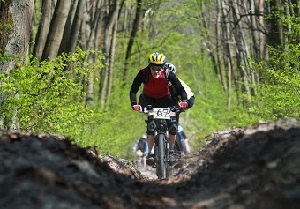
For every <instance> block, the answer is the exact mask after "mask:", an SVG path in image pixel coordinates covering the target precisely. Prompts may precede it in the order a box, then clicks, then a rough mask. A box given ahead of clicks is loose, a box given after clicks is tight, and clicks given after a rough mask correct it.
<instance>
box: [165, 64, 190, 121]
mask: <svg viewBox="0 0 300 209" xmlns="http://www.w3.org/2000/svg"><path fill="white" fill-rule="evenodd" d="M166 66H167V67H168V69H169V70H171V71H172V72H173V73H174V74H176V67H175V65H174V64H172V63H166ZM178 80H179V81H180V83H181V85H182V86H183V87H184V90H185V92H186V94H187V102H188V108H191V107H192V106H193V105H194V101H195V95H194V93H193V92H192V90H191V88H190V87H189V86H188V85H186V84H185V82H184V81H183V80H181V79H180V78H178ZM169 88H170V92H171V96H172V99H173V102H174V103H175V104H177V103H178V102H180V95H179V94H178V92H177V91H176V89H175V88H174V86H173V85H172V84H171V83H169ZM176 117H177V123H178V122H179V114H177V115H176Z"/></svg>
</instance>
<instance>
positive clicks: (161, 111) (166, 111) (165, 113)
mask: <svg viewBox="0 0 300 209" xmlns="http://www.w3.org/2000/svg"><path fill="white" fill-rule="evenodd" d="M153 113H154V118H155V119H170V108H153Z"/></svg>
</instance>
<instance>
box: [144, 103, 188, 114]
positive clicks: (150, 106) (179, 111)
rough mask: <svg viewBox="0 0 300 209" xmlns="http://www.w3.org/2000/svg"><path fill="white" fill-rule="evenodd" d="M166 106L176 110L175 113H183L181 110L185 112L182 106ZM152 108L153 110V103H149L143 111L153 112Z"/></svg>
mask: <svg viewBox="0 0 300 209" xmlns="http://www.w3.org/2000/svg"><path fill="white" fill-rule="evenodd" d="M165 108H169V109H170V111H172V112H175V113H181V112H183V109H182V108H180V107H179V106H177V105H175V106H171V107H165ZM152 110H153V107H152V105H147V106H146V107H145V108H144V109H143V110H142V111H141V112H143V113H145V114H147V113H149V112H151V111H152Z"/></svg>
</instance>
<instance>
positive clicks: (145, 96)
mask: <svg viewBox="0 0 300 209" xmlns="http://www.w3.org/2000/svg"><path fill="white" fill-rule="evenodd" d="M169 82H170V83H171V84H172V85H173V86H174V88H175V89H176V92H178V94H179V95H180V98H181V102H180V103H179V106H180V108H182V109H186V108H187V105H188V103H187V94H186V92H185V90H184V87H183V86H182V85H181V83H180V81H179V80H178V78H177V77H176V75H175V74H174V73H173V72H172V71H170V70H168V69H167V66H166V57H165V55H163V54H161V53H159V52H155V53H153V54H150V55H149V57H148V66H147V67H146V68H143V69H141V70H139V72H138V74H137V76H136V77H135V78H134V80H133V82H132V85H131V89H130V101H131V107H132V109H133V110H136V111H141V110H142V108H144V107H146V106H147V105H152V107H172V106H174V105H175V104H174V103H173V100H172V98H171V95H170V89H169ZM142 83H143V84H144V88H143V93H142V96H140V97H139V103H138V102H137V98H136V94H137V92H138V91H139V88H140V86H141V85H142ZM154 125H155V123H154V117H153V116H148V120H147V142H148V148H149V150H152V148H153V146H154V132H155V127H154ZM168 126H169V143H170V163H171V164H173V163H175V158H174V155H173V154H172V153H174V144H175V139H176V132H177V121H176V116H171V120H170V121H169V124H168Z"/></svg>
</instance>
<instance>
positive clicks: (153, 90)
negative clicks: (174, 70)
mask: <svg viewBox="0 0 300 209" xmlns="http://www.w3.org/2000/svg"><path fill="white" fill-rule="evenodd" d="M144 70H145V69H144ZM143 73H145V72H143ZM143 92H144V94H145V95H146V96H148V97H151V98H153V99H161V98H163V97H165V96H167V95H169V94H170V90H169V83H168V82H167V81H166V79H165V74H164V72H163V71H161V72H160V76H159V78H154V77H153V76H152V74H151V72H150V74H149V78H148V82H147V83H146V84H144V91H143Z"/></svg>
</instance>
